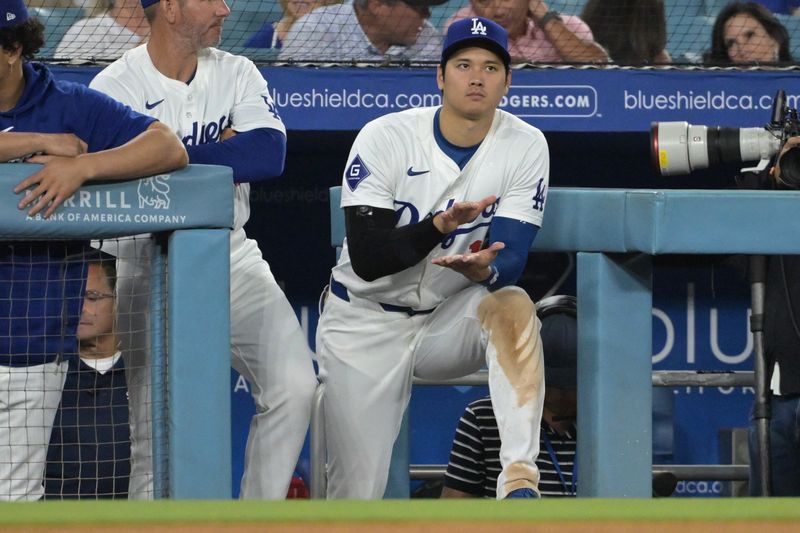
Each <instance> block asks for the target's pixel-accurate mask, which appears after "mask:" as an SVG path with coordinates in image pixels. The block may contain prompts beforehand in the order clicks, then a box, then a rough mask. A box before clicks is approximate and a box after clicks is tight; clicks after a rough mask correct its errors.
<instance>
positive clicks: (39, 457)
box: [0, 361, 69, 501]
mask: <svg viewBox="0 0 800 533" xmlns="http://www.w3.org/2000/svg"><path fill="white" fill-rule="evenodd" d="M68 366H69V365H68V363H67V362H66V361H54V362H52V363H46V364H43V365H36V366H23V367H14V366H2V365H0V501H33V500H38V499H40V498H41V497H42V496H43V495H44V486H43V485H42V481H43V480H44V470H45V465H46V463H47V447H48V445H49V444H50V433H51V432H52V431H53V421H54V420H55V417H56V411H57V410H58V405H59V403H61V391H62V390H63V389H64V381H65V380H66V378H67V368H68Z"/></svg>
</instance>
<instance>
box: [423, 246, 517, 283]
mask: <svg viewBox="0 0 800 533" xmlns="http://www.w3.org/2000/svg"><path fill="white" fill-rule="evenodd" d="M505 247H506V245H505V244H503V243H502V242H493V243H492V245H491V246H489V247H488V248H485V249H483V250H481V251H480V252H476V253H469V254H461V255H447V256H444V257H437V258H435V259H433V260H432V261H431V262H432V263H433V264H434V265H439V266H442V267H445V268H450V269H452V270H455V271H456V272H458V273H459V274H462V275H463V276H464V277H466V278H467V279H469V280H471V281H474V282H476V283H480V282H481V281H484V280H486V279H487V278H488V277H489V276H491V275H492V269H491V268H489V265H491V264H492V261H494V260H495V258H496V257H497V254H498V253H499V252H500V250H502V249H503V248H505Z"/></svg>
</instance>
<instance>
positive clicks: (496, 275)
mask: <svg viewBox="0 0 800 533" xmlns="http://www.w3.org/2000/svg"><path fill="white" fill-rule="evenodd" d="M489 269H490V270H491V273H490V274H489V277H488V278H486V279H485V280H483V281H481V285H483V286H484V287H491V286H492V285H494V284H495V283H497V278H499V277H500V272H498V271H497V267H496V266H494V265H489Z"/></svg>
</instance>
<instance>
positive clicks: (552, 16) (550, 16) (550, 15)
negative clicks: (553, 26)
mask: <svg viewBox="0 0 800 533" xmlns="http://www.w3.org/2000/svg"><path fill="white" fill-rule="evenodd" d="M551 20H558V21H562V22H563V20H564V19H562V18H561V13H559V12H558V11H555V10H553V9H551V10H550V11H548V12H547V13H545V14H544V15H542V18H540V19H539V20H537V21H536V25H537V26H539V29H541V30H544V27H545V26H547V23H548V22H550V21H551Z"/></svg>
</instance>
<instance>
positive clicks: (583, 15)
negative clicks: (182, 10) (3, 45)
mask: <svg viewBox="0 0 800 533" xmlns="http://www.w3.org/2000/svg"><path fill="white" fill-rule="evenodd" d="M196 1H197V0H183V3H184V4H185V3H189V4H191V3H193V2H196ZM218 1H219V4H220V5H221V4H222V0H218ZM212 3H213V2H212ZM763 3H764V4H769V5H770V7H772V8H773V9H776V10H780V11H783V12H775V13H773V12H771V11H769V9H767V8H765V7H763V6H761V5H760V4H758V3H753V2H750V3H741V2H734V3H731V2H726V1H725V0H550V1H547V2H544V1H539V0H444V1H443V0H345V1H344V2H341V1H339V0H229V1H228V2H227V6H228V7H229V8H230V12H229V13H228V12H227V9H226V8H221V9H222V10H223V12H222V14H221V15H219V17H220V18H224V26H223V31H222V37H221V41H220V43H219V48H221V49H223V50H228V51H231V52H235V53H238V54H242V55H246V56H248V57H251V58H252V59H253V60H254V61H256V62H258V63H291V64H306V63H319V64H347V65H352V64H379V65H408V64H417V63H420V64H424V63H435V62H437V61H438V58H439V53H440V46H441V40H442V35H443V34H444V32H446V30H447V27H448V25H449V24H450V23H451V22H452V21H453V20H456V19H458V18H464V17H471V16H475V15H476V14H477V15H482V16H486V17H487V18H491V19H494V20H496V21H497V22H499V23H500V24H501V25H503V26H504V27H506V29H508V30H509V34H510V36H511V39H510V41H509V48H510V53H511V56H512V62H513V63H516V64H559V65H565V64H566V65H586V64H594V65H606V64H609V63H611V64H617V65H626V66H646V65H678V66H680V65H693V66H698V65H714V66H745V65H746V66H753V65H757V66H769V67H773V66H791V65H792V64H793V62H794V59H793V57H794V56H796V55H800V49H798V47H800V16H794V15H793V14H792V13H791V11H792V10H793V9H794V8H792V7H791V6H792V5H794V4H800V2H793V1H791V0H789V1H785V2H778V1H771V2H766V1H765V2H763ZM28 5H29V6H30V7H31V11H32V14H33V15H35V16H37V17H39V19H40V20H41V21H42V22H43V23H44V25H45V29H46V43H45V46H44V48H42V50H40V52H39V54H38V58H40V59H45V60H59V61H68V62H70V63H75V64H91V63H101V64H102V63H105V62H108V61H112V60H114V59H116V58H118V57H119V56H120V55H121V54H122V53H124V52H125V50H127V49H129V48H132V47H134V46H137V45H138V44H140V43H142V42H144V41H145V40H146V39H147V35H148V32H149V25H148V23H147V20H146V17H145V14H144V12H143V11H142V8H141V5H140V0H71V1H70V0H31V1H29V2H28ZM778 5H781V6H783V7H776V6H778ZM158 7H159V6H158V5H156V6H154V7H151V8H149V9H156V8H158ZM718 18H719V19H720V20H718Z"/></svg>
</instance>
